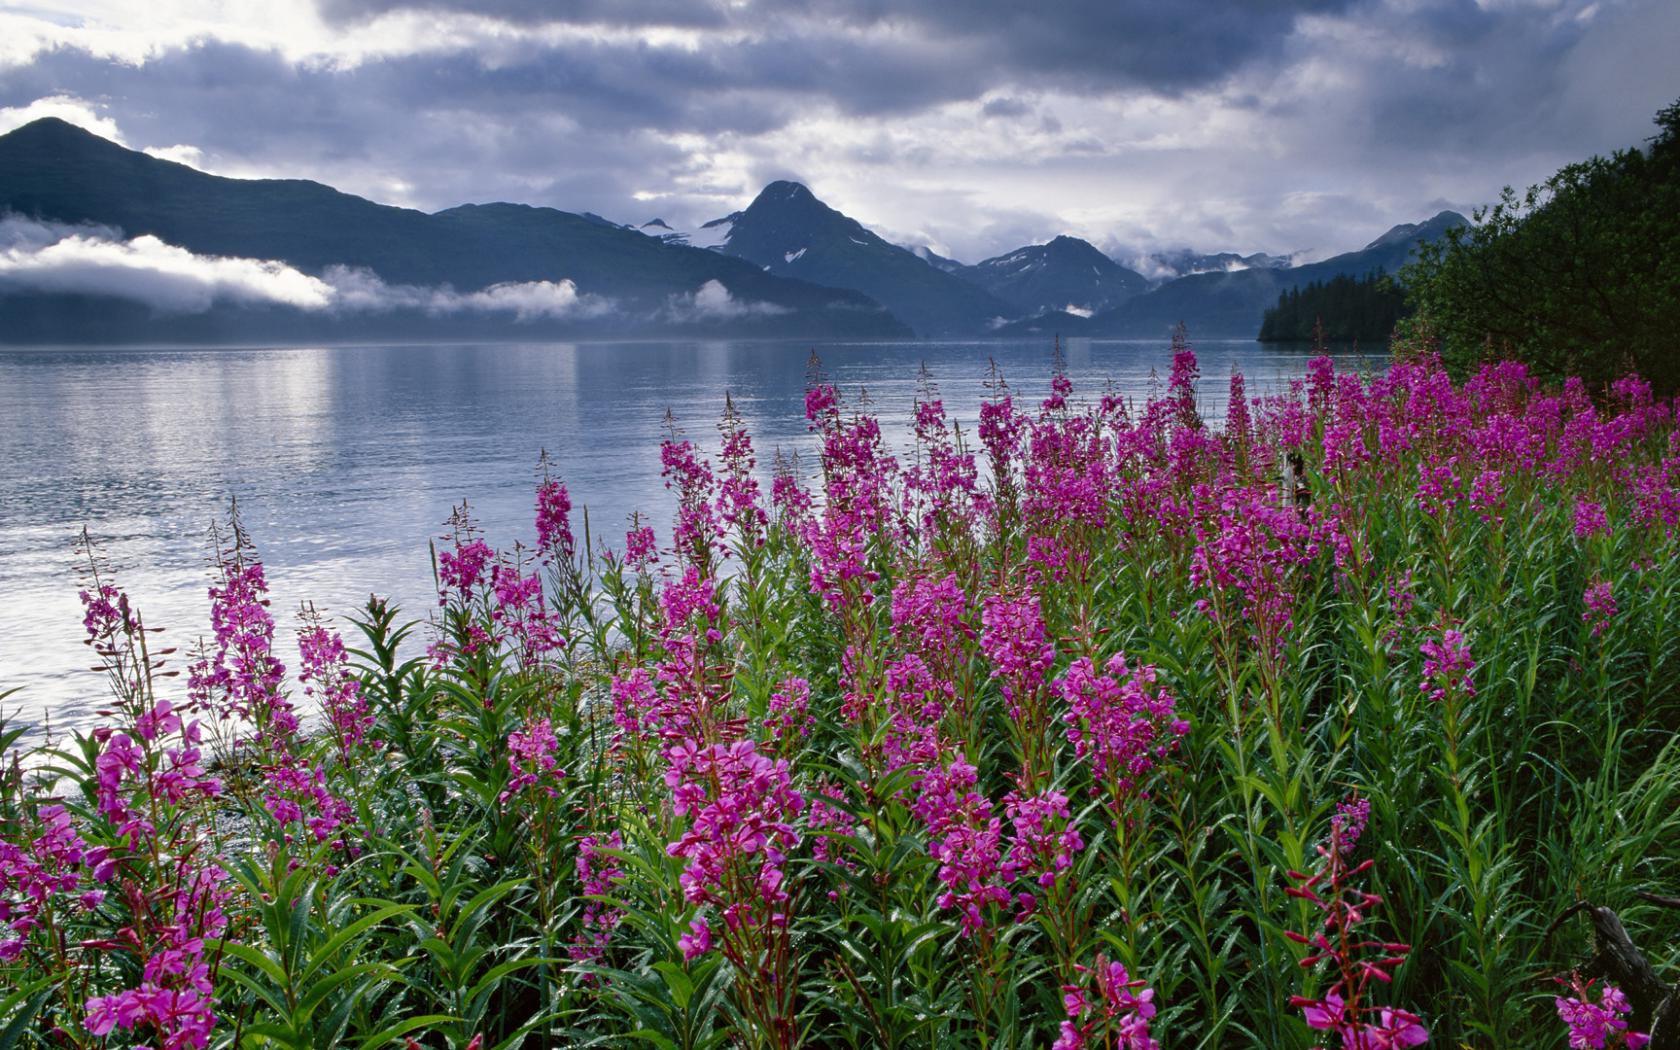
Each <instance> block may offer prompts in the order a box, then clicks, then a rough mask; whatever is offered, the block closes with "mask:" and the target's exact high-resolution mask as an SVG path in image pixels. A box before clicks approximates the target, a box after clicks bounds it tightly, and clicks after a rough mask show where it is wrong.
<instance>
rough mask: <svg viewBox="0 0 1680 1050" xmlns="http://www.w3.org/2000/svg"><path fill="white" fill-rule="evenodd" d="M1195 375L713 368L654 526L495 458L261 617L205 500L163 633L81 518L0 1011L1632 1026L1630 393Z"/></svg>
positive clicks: (1403, 1042)
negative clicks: (55, 708)
mask: <svg viewBox="0 0 1680 1050" xmlns="http://www.w3.org/2000/svg"><path fill="white" fill-rule="evenodd" d="M1200 382H1201V380H1200V378H1199V376H1198V374H1197V367H1196V362H1195V356H1194V353H1193V351H1192V350H1191V349H1190V348H1189V347H1187V346H1183V345H1179V346H1177V347H1175V349H1174V352H1173V359H1172V364H1171V373H1170V378H1169V379H1168V381H1167V382H1166V383H1165V384H1164V386H1163V388H1162V389H1161V390H1160V392H1159V396H1156V397H1153V398H1150V399H1148V400H1147V401H1146V402H1144V403H1134V402H1131V401H1127V400H1123V399H1120V398H1118V397H1115V396H1112V395H1109V396H1102V394H1101V392H1097V393H1096V396H1088V397H1081V396H1080V395H1077V394H1076V393H1075V391H1074V390H1073V389H1072V385H1071V383H1070V382H1069V381H1068V380H1067V379H1066V377H1065V376H1063V375H1061V374H1060V373H1059V372H1058V373H1057V374H1055V375H1054V376H1053V378H1052V380H1051V391H1050V396H1049V397H1048V398H1046V399H1044V400H1042V402H1039V403H1027V402H1025V401H1023V400H1022V399H1021V398H1020V397H1019V396H1017V395H1015V394H1013V393H1012V392H1011V391H1010V389H1009V388H1008V387H1007V386H1005V385H1003V384H1001V383H995V384H993V386H992V388H991V391H990V397H989V399H988V400H987V401H986V403H985V404H984V405H983V407H982V409H981V414H980V419H979V426H978V428H977V430H976V431H975V432H974V433H973V434H969V433H967V432H965V431H964V430H963V429H962V428H959V427H957V426H955V425H953V423H952V422H951V421H950V420H949V419H948V418H947V417H946V414H945V412H944V410H943V408H942V406H941V403H940V400H939V398H938V396H937V392H936V390H935V388H934V387H933V385H932V383H931V382H924V386H923V394H922V396H921V397H920V398H919V401H918V404H917V406H916V412H915V419H914V425H913V434H914V438H913V441H910V442H909V443H908V444H909V447H906V448H889V447H887V443H886V441H885V440H884V439H883V436H882V432H881V429H880V426H879V423H878V421H877V420H876V419H874V418H871V417H870V416H869V415H868V414H865V413H862V412H860V411H858V410H856V409H855V408H853V407H851V406H849V405H848V404H847V403H846V402H844V401H843V400H842V398H841V396H840V394H839V392H837V391H836V390H835V389H834V388H832V387H831V386H828V385H826V384H824V383H822V382H821V381H820V379H819V380H817V381H815V382H814V383H813V385H812V387H811V389H810V391H809V393H808V395H807V399H806V412H807V416H808V418H809V421H810V426H811V428H812V431H813V435H814V441H815V442H816V443H817V444H818V446H819V447H820V470H818V469H816V466H817V465H816V464H810V465H809V467H810V469H808V470H804V471H801V470H799V469H797V468H796V467H795V466H793V465H790V464H778V469H777V470H776V471H775V474H774V482H773V484H771V485H770V487H769V491H767V492H766V491H763V490H762V489H761V487H760V484H759V481H758V479H759V478H760V477H761V476H763V475H761V474H760V473H759V471H758V469H757V467H758V464H757V462H756V460H755V451H754V448H753V445H752V442H751V438H750V436H749V434H748V433H747V432H746V430H745V428H744V425H743V423H742V420H741V419H740V417H739V416H737V415H736V414H735V413H734V411H733V410H730V411H728V412H726V414H725V416H724V418H723V419H722V420H721V422H720V423H719V424H718V428H717V433H718V438H717V441H715V442H713V441H706V442H702V443H698V444H697V443H696V442H694V441H692V440H690V439H689V438H686V437H684V436H683V435H681V434H680V433H677V432H675V431H672V433H671V435H670V436H669V437H668V438H667V439H666V441H665V442H664V445H663V449H662V454H663V464H664V468H665V477H666V479H667V484H668V487H669V489H670V491H671V494H672V495H673V496H674V503H675V508H676V509H675V520H674V522H673V523H672V525H671V526H670V527H669V528H667V529H664V530H662V532H661V533H656V532H655V531H654V530H653V529H652V528H651V527H649V526H648V525H647V524H645V523H644V522H643V521H641V520H639V519H638V520H636V521H633V522H632V523H631V528H630V531H629V532H628V534H627V535H626V536H624V537H623V539H622V541H616V540H615V542H613V543H611V544H604V543H600V542H599V541H598V538H596V537H591V536H590V535H589V534H588V533H587V532H586V531H585V530H584V528H583V527H582V521H583V519H582V517H581V515H579V516H574V514H573V512H572V511H573V508H572V506H571V500H570V498H569V496H568V493H567V491H566V488H565V486H564V485H563V484H562V482H561V481H560V480H559V479H557V478H553V477H549V476H546V475H545V476H544V477H543V479H542V480H541V482H540V484H539V485H538V487H537V490H536V492H535V499H534V504H535V528H534V536H535V541H534V543H528V544H520V543H513V542H510V541H511V540H512V537H486V536H484V535H482V534H481V533H480V531H479V530H478V529H477V528H476V526H475V524H474V522H473V521H472V519H471V517H470V516H469V515H468V513H467V512H466V510H465V508H463V509H462V510H461V511H460V512H459V513H457V514H456V516H455V517H454V518H453V519H452V521H451V522H450V530H449V534H448V535H447V536H446V537H444V538H443V539H442V540H440V542H439V543H438V544H437V546H436V550H435V564H436V576H437V583H438V595H439V597H438V602H437V606H436V607H435V608H433V609H403V610H399V609H396V608H394V607H392V606H390V605H389V604H387V603H385V602H383V601H380V600H378V599H373V600H371V601H370V602H369V604H368V605H367V607H366V609H365V610H363V611H362V612H361V614H360V615H359V616H358V617H356V618H347V619H343V620H339V621H336V622H335V621H329V620H328V619H326V618H323V617H321V616H317V615H315V614H314V612H313V611H312V610H311V609H310V608H308V607H307V606H306V607H304V609H303V612H302V614H301V615H302V617H303V619H302V621H301V625H300V630H299V634H298V646H297V651H296V652H289V651H288V652H282V651H281V647H280V646H279V645H278V644H277V633H276V627H277V619H279V618H282V617H284V616H285V615H287V614H286V613H284V612H282V611H280V610H279V609H278V608H277V607H276V606H275V605H271V604H270V598H269V595H268V590H267V586H266V583H265V580H264V574H263V566H262V563H261V561H260V559H259V557H258V551H259V549H260V541H261V537H250V536H248V535H246V533H245V532H244V530H243V528H242V527H241V526H240V525H239V522H238V521H237V518H235V519H234V520H233V521H232V522H230V523H229V526H228V527H227V529H226V530H225V531H223V532H222V533H221V534H220V536H219V541H218V544H217V546H218V548H219V549H218V559H217V563H218V566H219V567H218V569H217V571H216V573H215V579H214V581H213V583H212V585H211V587H210V590H209V607H210V632H209V633H208V634H206V635H204V636H203V640H202V641H201V642H199V643H197V644H196V645H187V644H182V645H181V647H180V649H179V651H177V649H176V648H174V647H172V646H173V643H172V642H169V641H166V639H174V638H175V637H176V635H177V633H178V632H176V631H170V632H165V633H159V627H160V626H161V625H154V624H150V623H148V622H146V621H145V620H143V619H142V616H141V613H140V611H139V608H138V607H137V604H136V601H135V600H134V599H133V598H131V596H129V595H128V594H126V593H125V592H124V591H123V590H122V589H121V588H120V586H119V584H118V582H117V581H116V580H114V579H112V578H111V576H110V573H109V570H108V569H107V568H106V567H105V566H104V565H103V564H102V561H101V559H100V557H99V554H98V550H97V547H96V545H94V544H93V543H92V542H91V541H90V542H89V543H88V544H87V554H88V560H87V565H88V579H87V581H86V583H85V585H84V586H85V592H84V594H83V596H82V597H83V603H84V606H85V609H86V631H87V641H88V646H89V653H90V657H91V659H90V663H97V664H98V665H99V667H100V668H101V669H102V670H103V671H104V672H105V674H106V677H107V679H108V685H109V688H110V689H111V692H112V699H111V702H110V704H109V707H108V710H107V711H106V712H104V715H103V717H104V722H103V725H101V726H100V727H99V728H97V729H95V730H93V731H92V732H90V733H87V734H85V735H80V736H77V737H74V738H72V739H70V740H68V741H60V742H58V743H57V744H56V746H52V747H46V748H43V747H42V746H40V745H39V744H31V745H29V746H30V747H32V748H33V750H30V751H29V752H28V753H26V754H23V755H21V756H19V755H16V754H14V755H13V757H12V758H11V759H10V761H9V762H8V766H7V769H6V771H5V772H4V773H3V774H0V1046H4V1047H10V1046H43V1047H45V1046H51V1047H105V1046H134V1045H140V1046H147V1047H152V1048H169V1050H174V1048H182V1047H193V1048H203V1047H207V1046H230V1045H237V1046H250V1047H330V1046H359V1047H365V1048H375V1047H385V1046H391V1047H414V1046H420V1047H437V1048H442V1047H450V1048H473V1050H491V1048H501V1047H513V1046H533V1047H535V1046H553V1047H559V1046H614V1047H618V1046H649V1047H662V1048H685V1050H686V1048H701V1047H724V1046H740V1047H753V1048H758V1047H763V1048H787V1047H795V1046H825V1047H826V1046H833V1047H943V1046H974V1047H1054V1048H1056V1050H1073V1048H1080V1047H1092V1048H1095V1047H1103V1048H1123V1050H1144V1048H1156V1047H1161V1048H1168V1050H1179V1048H1184V1050H1188V1048H1216V1047H1264V1048H1284V1050H1290V1048H1293V1050H1304V1048H1308V1047H1324V1048H1356V1050H1379V1048H1400V1047H1411V1046H1420V1045H1428V1046H1435V1047H1478V1048H1480V1047H1520V1048H1524V1050H1531V1048H1562V1047H1565V1046H1569V1047H1630V1048H1631V1047H1639V1046H1647V1045H1648V1046H1650V1047H1652V1048H1654V1050H1664V1048H1665V1047H1674V1046H1680V1042H1676V1040H1677V1039H1680V1035H1677V1033H1676V1031H1674V1030H1673V1029H1671V1028H1668V1027H1665V1025H1675V1024H1680V1021H1677V1020H1676V1018H1675V1017H1674V1016H1673V1014H1672V1013H1671V1012H1670V1011H1672V1012H1674V1013H1680V1003H1676V1002H1675V1001H1672V1000H1667V999H1666V996H1667V995H1668V992H1667V990H1666V989H1669V988H1672V986H1673V984H1674V980H1675V977H1676V973H1675V970H1674V963H1675V962H1676V961H1677V960H1676V959H1675V953H1676V945H1677V944H1680V939H1677V937H1676V934H1677V933H1680V908H1675V907H1672V906H1671V905H1673V904H1676V903H1680V902H1675V901H1673V900H1672V898H1673V896H1674V895H1676V894H1677V893H1680V745H1677V744H1676V742H1675V730H1676V727H1677V726H1680V562H1677V560H1676V557H1675V555H1676V553H1677V540H1676V530H1677V529H1680V428H1677V427H1676V421H1675V418H1674V409H1673V405H1672V404H1670V403H1667V402H1662V401H1656V400H1654V399H1653V398H1652V396H1651V392H1650V388H1649V387H1648V386H1647V385H1646V384H1644V383H1643V382H1641V381H1640V380H1639V379H1637V378H1635V377H1629V378H1627V379H1624V380H1622V381H1620V382H1618V383H1616V384H1614V385H1613V386H1612V387H1610V388H1609V389H1604V390H1589V389H1587V388H1585V387H1584V386H1583V385H1582V384H1580V383H1569V384H1566V385H1564V386H1563V387H1561V388H1548V387H1545V386H1543V385H1541V384H1540V383H1538V382H1537V381H1535V380H1533V379H1532V378H1530V377H1529V375H1528V374H1527V373H1526V372H1525V371H1524V369H1523V368H1522V367H1521V366H1518V365H1512V364H1496V365H1489V366H1487V367H1485V368H1483V369H1482V370H1481V371H1479V372H1478V373H1477V374H1475V375H1474V376H1471V377H1469V378H1468V379H1467V380H1465V381H1464V382H1462V383H1455V382H1454V381H1453V380H1452V379H1450V378H1449V377H1448V375H1447V374H1446V373H1445V372H1443V371H1442V369H1441V367H1440V366H1439V363H1438V362H1437V361H1435V360H1434V359H1433V358H1432V357H1430V356H1428V355H1427V354H1416V355H1411V354H1407V353H1404V352H1402V353H1401V354H1399V355H1398V356H1397V358H1396V363H1395V364H1394V365H1393V366H1392V367H1391V368H1390V369H1389V370H1388V371H1387V372H1386V374H1382V375H1377V376H1360V375H1350V374H1338V373H1337V372H1336V371H1335V370H1334V368H1333V367H1332V365H1331V363H1330V362H1329V361H1328V360H1323V359H1321V360H1319V361H1316V362H1314V363H1313V365H1312V366H1311V368H1310V371H1309V374H1308V375H1307V376H1306V377H1305V378H1304V379H1303V380H1301V381H1300V382H1298V383H1297V384H1295V386H1294V387H1293V389H1292V390H1291V391H1290V392H1289V393H1288V394H1286V395H1279V396H1271V397H1265V398H1257V399H1250V398H1249V397H1247V396H1246V395H1245V393H1244V389H1243V383H1242V379H1241V377H1240V376H1233V377H1231V379H1230V391H1229V400H1228V402H1227V405H1226V408H1225V409H1224V411H1223V412H1222V413H1221V416H1222V418H1221V420H1220V421H1219V422H1218V425H1211V424H1210V423H1209V422H1208V421H1206V420H1205V419H1204V417H1203V413H1202V411H1201V403H1200V402H1199V399H1198V393H1197V388H1198V384H1199V383H1200ZM287 600H288V601H291V600H295V599H294V598H293V596H287ZM14 614H15V613H14ZM173 626H181V625H173ZM288 648H289V647H288ZM25 743H26V742H25V741H23V740H22V738H21V735H20V734H19V733H18V732H16V731H12V732H6V731H4V730H0V747H6V748H12V749H14V750H16V749H21V748H23V747H24V746H25ZM1595 930H1596V931H1597V934H1596V935H1595V933H1594V931H1595ZM1607 930H1608V931H1610V932H1612V933H1614V932H1617V931H1625V938H1624V940H1623V941H1622V942H1618V943H1621V944H1622V946H1623V947H1624V948H1625V947H1628V946H1633V954H1634V955H1635V956H1637V957H1638V959H1639V961H1640V962H1641V963H1642V964H1646V965H1645V969H1644V970H1640V971H1637V972H1634V971H1628V970H1627V968H1626V967H1625V966H1624V967H1622V968H1621V969H1618V965H1617V963H1618V960H1620V961H1623V962H1625V958H1624V956H1625V955H1626V953H1625V952H1624V953H1623V955H1621V956H1616V955H1615V953H1614V952H1611V951H1609V950H1607V947H1606V937H1605V933H1606V931H1607ZM1612 947H1613V946H1612ZM1612 956H1615V957H1614V958H1613V957H1612ZM1628 973H1632V974H1633V976H1632V977H1629V976H1628Z"/></svg>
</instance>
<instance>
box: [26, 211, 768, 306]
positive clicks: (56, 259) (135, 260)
mask: <svg viewBox="0 0 1680 1050" xmlns="http://www.w3.org/2000/svg"><path fill="white" fill-rule="evenodd" d="M713 283H715V282H713ZM721 287H722V286H721V285H720V286H719V288H720V289H721ZM17 291H24V292H45V293H54V294H71V295H102V296H113V297H116V298H120V299H127V300H130V301H133V302H138V303H142V304H144V305H146V306H148V307H150V308H151V309H153V310H155V311H157V312H158V313H163V314H196V313H204V312H205V311H207V310H209V309H211V308H212V307H214V306H216V305H218V304H236V305H263V306H283V307H291V308H294V309H297V310H302V311H305V312H308V313H322V312H336V313H388V312H391V311H396V310H418V311H423V312H425V313H427V314H431V315H442V314H456V313H506V314H512V315H513V317H514V319H515V320H517V321H535V320H551V319H558V318H588V317H598V316H601V315H604V314H607V313H610V312H612V310H613V309H614V306H613V303H612V301H611V300H609V299H606V298H604V297H602V296H597V295H589V294H585V293H580V292H579V291H578V289H577V285H576V284H574V283H573V282H572V281H570V280H560V281H521V282H512V283H505V284H494V285H491V286H490V287H488V288H484V289H482V290H479V291H473V292H458V291H456V290H454V289H452V288H448V287H435V288H424V287H418V286H415V285H392V284H386V283H385V282H384V281H382V280H380V279H379V277H378V276H376V275H375V274H373V273H372V272H371V271H368V270H362V269H350V268H346V267H340V266H334V267H328V268H327V270H326V271H325V272H324V273H323V274H322V275H321V276H320V277H314V276H311V275H309V274H306V273H303V272H302V271H300V270H297V269H295V268H293V267H291V266H288V265H286V264H285V263H282V262H275V261H273V260H268V259H241V258H230V257H226V256H213V255H197V254H194V253H193V252H190V251H188V250H186V249H185V248H181V247H178V246H176V245H172V244H166V243H164V242H163V241H161V240H159V239H158V238H156V237H152V236H141V237H133V238H129V239H124V238H123V237H122V236H121V234H120V233H119V232H118V231H116V230H113V229H111V228H109V227H103V226H67V225H64V224H61V223H48V222H40V221H37V220H34V219H25V218H20V217H18V216H5V217H0V295H5V294H7V293H8V292H17ZM701 291H702V292H706V291H707V289H705V288H702V289H701ZM700 298H701V297H699V296H696V300H697V304H696V309H697V310H704V309H720V308H727V307H728V306H729V302H728V293H727V292H724V293H723V301H722V303H719V302H718V301H717V297H716V295H709V296H707V297H706V299H705V302H704V303H703V304H702V303H699V302H698V300H699V299H700ZM760 305H762V304H760Z"/></svg>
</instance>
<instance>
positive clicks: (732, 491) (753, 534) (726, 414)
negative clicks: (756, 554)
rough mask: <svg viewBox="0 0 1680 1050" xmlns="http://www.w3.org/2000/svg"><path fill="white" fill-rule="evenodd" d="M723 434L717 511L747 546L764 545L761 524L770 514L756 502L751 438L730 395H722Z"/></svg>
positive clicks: (764, 523)
mask: <svg viewBox="0 0 1680 1050" xmlns="http://www.w3.org/2000/svg"><path fill="white" fill-rule="evenodd" d="M718 431H719V433H720V434H722V436H723V480H722V483H721V484H720V485H719V487H718V501H717V502H718V512H719V514H720V515H721V516H722V518H723V521H724V523H725V524H726V525H730V526H733V527H734V528H735V530H736V532H737V533H738V534H739V535H740V537H741V542H742V543H743V544H744V545H746V546H748V547H762V546H763V545H764V528H765V526H766V525H767V524H768V523H769V520H770V519H769V517H768V516H767V515H766V514H765V513H764V510H763V508H762V507H761V506H760V505H759V489H758V482H757V481H756V480H754V478H753V474H752V472H753V467H755V466H756V465H757V464H758V460H757V459H756V458H755V457H754V456H753V447H752V438H751V436H749V435H748V433H747V428H746V425H745V423H744V422H742V420H741V416H740V414H739V413H738V412H736V411H735V401H734V399H733V398H730V397H728V396H725V398H724V409H723V419H722V420H721V421H719V423H718Z"/></svg>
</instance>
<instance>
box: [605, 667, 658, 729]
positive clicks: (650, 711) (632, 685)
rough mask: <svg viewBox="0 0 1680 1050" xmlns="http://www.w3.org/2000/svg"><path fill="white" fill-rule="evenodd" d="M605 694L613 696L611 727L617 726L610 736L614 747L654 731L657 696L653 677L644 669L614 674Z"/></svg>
mask: <svg viewBox="0 0 1680 1050" xmlns="http://www.w3.org/2000/svg"><path fill="white" fill-rule="evenodd" d="M608 693H609V695H610V696H611V697H612V708H613V714H612V719H613V725H615V726H617V727H618V731H617V733H615V734H614V736H613V744H614V745H615V746H622V745H623V744H625V743H626V742H634V741H636V740H639V739H641V737H642V736H643V734H644V733H647V732H650V731H651V730H652V729H653V728H654V724H653V723H654V721H655V719H656V718H657V708H658V703H659V697H658V694H657V693H656V692H655V690H654V679H653V675H652V674H651V673H649V672H648V670H647V669H646V668H645V667H632V668H631V669H630V670H628V671H626V672H624V673H623V674H619V675H614V676H613V679H612V684H611V685H610V686H609V687H608Z"/></svg>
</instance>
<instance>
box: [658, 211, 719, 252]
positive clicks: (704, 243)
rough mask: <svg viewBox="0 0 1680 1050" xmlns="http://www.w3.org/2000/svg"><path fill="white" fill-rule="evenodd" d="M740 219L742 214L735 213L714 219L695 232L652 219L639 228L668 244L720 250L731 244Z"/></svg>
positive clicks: (694, 230) (662, 220)
mask: <svg viewBox="0 0 1680 1050" xmlns="http://www.w3.org/2000/svg"><path fill="white" fill-rule="evenodd" d="M740 217H741V213H740V212H735V213H733V214H731V215H725V216H724V217H723V218H721V219H713V220H712V221H711V222H708V223H705V224H704V225H702V226H699V227H697V228H696V229H693V230H679V229H676V228H675V227H673V226H671V225H670V224H669V223H667V222H666V221H665V220H664V219H651V220H649V221H647V222H644V223H642V225H641V226H639V227H637V228H638V229H640V230H641V232H642V233H644V234H646V235H647V236H649V237H654V238H657V239H659V240H661V241H664V242H665V243H667V244H686V245H688V246H689V247H691V248H711V249H713V250H718V249H721V248H722V247H723V246H724V245H725V244H728V243H729V231H730V229H731V228H732V227H733V226H734V225H735V220H736V219H738V218H740Z"/></svg>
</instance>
